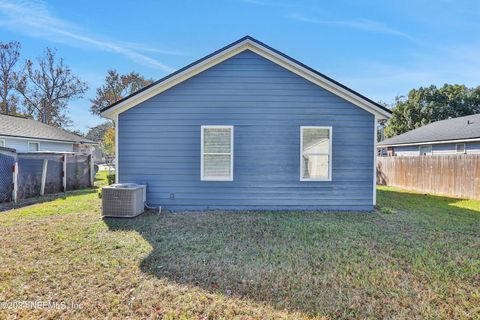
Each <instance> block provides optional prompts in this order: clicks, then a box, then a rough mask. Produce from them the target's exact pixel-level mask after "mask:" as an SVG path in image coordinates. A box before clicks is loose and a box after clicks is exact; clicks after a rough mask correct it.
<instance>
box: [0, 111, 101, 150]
mask: <svg viewBox="0 0 480 320" xmlns="http://www.w3.org/2000/svg"><path fill="white" fill-rule="evenodd" d="M0 136H6V137H13V138H17V137H20V138H30V139H41V140H50V141H58V142H71V143H88V144H94V143H95V142H93V141H91V140H88V139H86V138H83V137H80V136H77V135H76V134H73V133H70V132H67V131H65V130H62V129H59V128H56V127H52V126H49V125H48V124H45V123H42V122H40V121H35V120H32V119H28V118H24V117H19V116H12V115H6V114H3V113H0Z"/></svg>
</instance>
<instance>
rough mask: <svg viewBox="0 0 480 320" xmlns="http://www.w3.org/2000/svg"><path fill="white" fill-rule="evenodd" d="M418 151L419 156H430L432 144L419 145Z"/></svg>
mask: <svg viewBox="0 0 480 320" xmlns="http://www.w3.org/2000/svg"><path fill="white" fill-rule="evenodd" d="M418 151H419V152H420V155H421V156H431V155H432V146H431V145H428V146H419V147H418Z"/></svg>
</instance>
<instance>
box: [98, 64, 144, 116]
mask: <svg viewBox="0 0 480 320" xmlns="http://www.w3.org/2000/svg"><path fill="white" fill-rule="evenodd" d="M150 83H152V80H150V79H145V78H144V77H142V76H141V75H140V74H139V73H136V72H130V73H128V74H125V75H120V74H118V72H117V71H115V70H108V72H107V76H106V77H105V84H104V85H103V86H101V87H99V88H97V95H96V97H95V99H91V100H90V102H91V103H92V106H91V107H90V112H91V113H93V114H97V115H98V114H100V110H102V109H103V108H106V107H108V106H109V105H111V104H112V103H115V102H117V101H118V100H120V99H122V98H125V97H126V96H128V95H130V94H132V93H134V92H136V91H138V90H140V89H142V88H143V87H145V86H147V85H149V84H150Z"/></svg>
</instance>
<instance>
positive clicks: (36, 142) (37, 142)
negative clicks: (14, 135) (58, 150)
mask: <svg viewBox="0 0 480 320" xmlns="http://www.w3.org/2000/svg"><path fill="white" fill-rule="evenodd" d="M31 143H35V144H38V150H37V151H31V150H30V144H31ZM38 151H40V142H39V141H28V152H38Z"/></svg>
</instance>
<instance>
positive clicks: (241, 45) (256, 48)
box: [101, 36, 391, 119]
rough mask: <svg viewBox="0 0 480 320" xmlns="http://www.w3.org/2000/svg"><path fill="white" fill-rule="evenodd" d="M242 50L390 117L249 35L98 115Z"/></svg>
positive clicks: (141, 98)
mask: <svg viewBox="0 0 480 320" xmlns="http://www.w3.org/2000/svg"><path fill="white" fill-rule="evenodd" d="M245 50H251V51H253V52H255V53H257V54H259V55H260V56H262V57H264V58H266V59H268V60H270V61H272V62H274V63H276V64H278V65H280V66H282V67H284V68H286V69H288V70H290V71H292V72H294V73H295V74H297V75H299V76H301V77H303V78H305V79H307V80H309V81H311V82H313V83H315V84H317V85H319V86H320V87H322V88H324V89H326V90H328V91H330V92H332V93H334V94H336V95H338V96H340V97H342V98H344V99H345V100H347V101H350V102H351V103H353V104H355V105H356V106H358V107H360V108H362V109H365V110H367V111H368V112H370V113H372V114H375V115H376V116H377V117H378V118H379V119H387V118H389V117H390V115H391V111H390V110H389V109H387V108H385V107H384V106H382V105H380V104H378V103H376V102H374V101H372V100H370V99H369V98H367V97H365V96H363V95H361V94H360V93H358V92H356V91H354V90H352V89H350V88H348V87H346V86H345V85H343V84H341V83H339V82H337V81H335V80H333V79H332V78H329V77H327V76H326V75H324V74H322V73H320V72H318V71H316V70H314V69H312V68H310V67H308V66H306V65H304V64H303V63H301V62H299V61H297V60H295V59H293V58H291V57H289V56H287V55H286V54H284V53H282V52H280V51H278V50H276V49H274V48H272V47H270V46H268V45H266V44H264V43H262V42H260V41H258V40H256V39H254V38H252V37H250V36H246V37H243V38H241V39H239V40H237V41H235V42H233V43H231V44H229V45H227V46H225V47H223V48H221V49H219V50H217V51H215V52H213V53H211V54H209V55H207V56H205V57H203V58H201V59H199V60H197V61H195V62H193V63H191V64H189V65H187V66H185V67H183V68H181V69H179V70H177V71H175V72H173V73H171V74H169V75H168V76H166V77H164V78H162V79H160V80H158V81H155V82H153V83H152V84H150V85H148V86H146V87H144V88H143V89H141V90H138V91H137V92H135V93H133V94H131V95H129V96H127V97H125V98H123V99H121V100H119V101H117V102H115V103H113V104H111V105H110V106H108V107H106V108H104V109H102V110H101V115H102V116H103V117H107V118H110V119H114V118H115V116H116V115H118V114H119V113H122V112H124V111H126V110H128V109H130V108H132V107H134V106H135V105H137V104H139V103H141V102H143V101H145V100H147V99H149V98H151V97H153V96H155V95H157V94H159V93H161V92H163V91H165V90H167V89H169V88H171V87H173V86H174V85H176V84H178V83H180V82H182V81H185V80H187V79H189V78H191V77H193V76H194V75H196V74H198V73H200V72H202V71H205V70H206V69H208V68H211V67H213V66H214V65H216V64H218V63H220V62H222V61H225V60H227V59H228V58H231V57H233V56H234V55H236V54H238V53H240V52H242V51H245Z"/></svg>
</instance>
